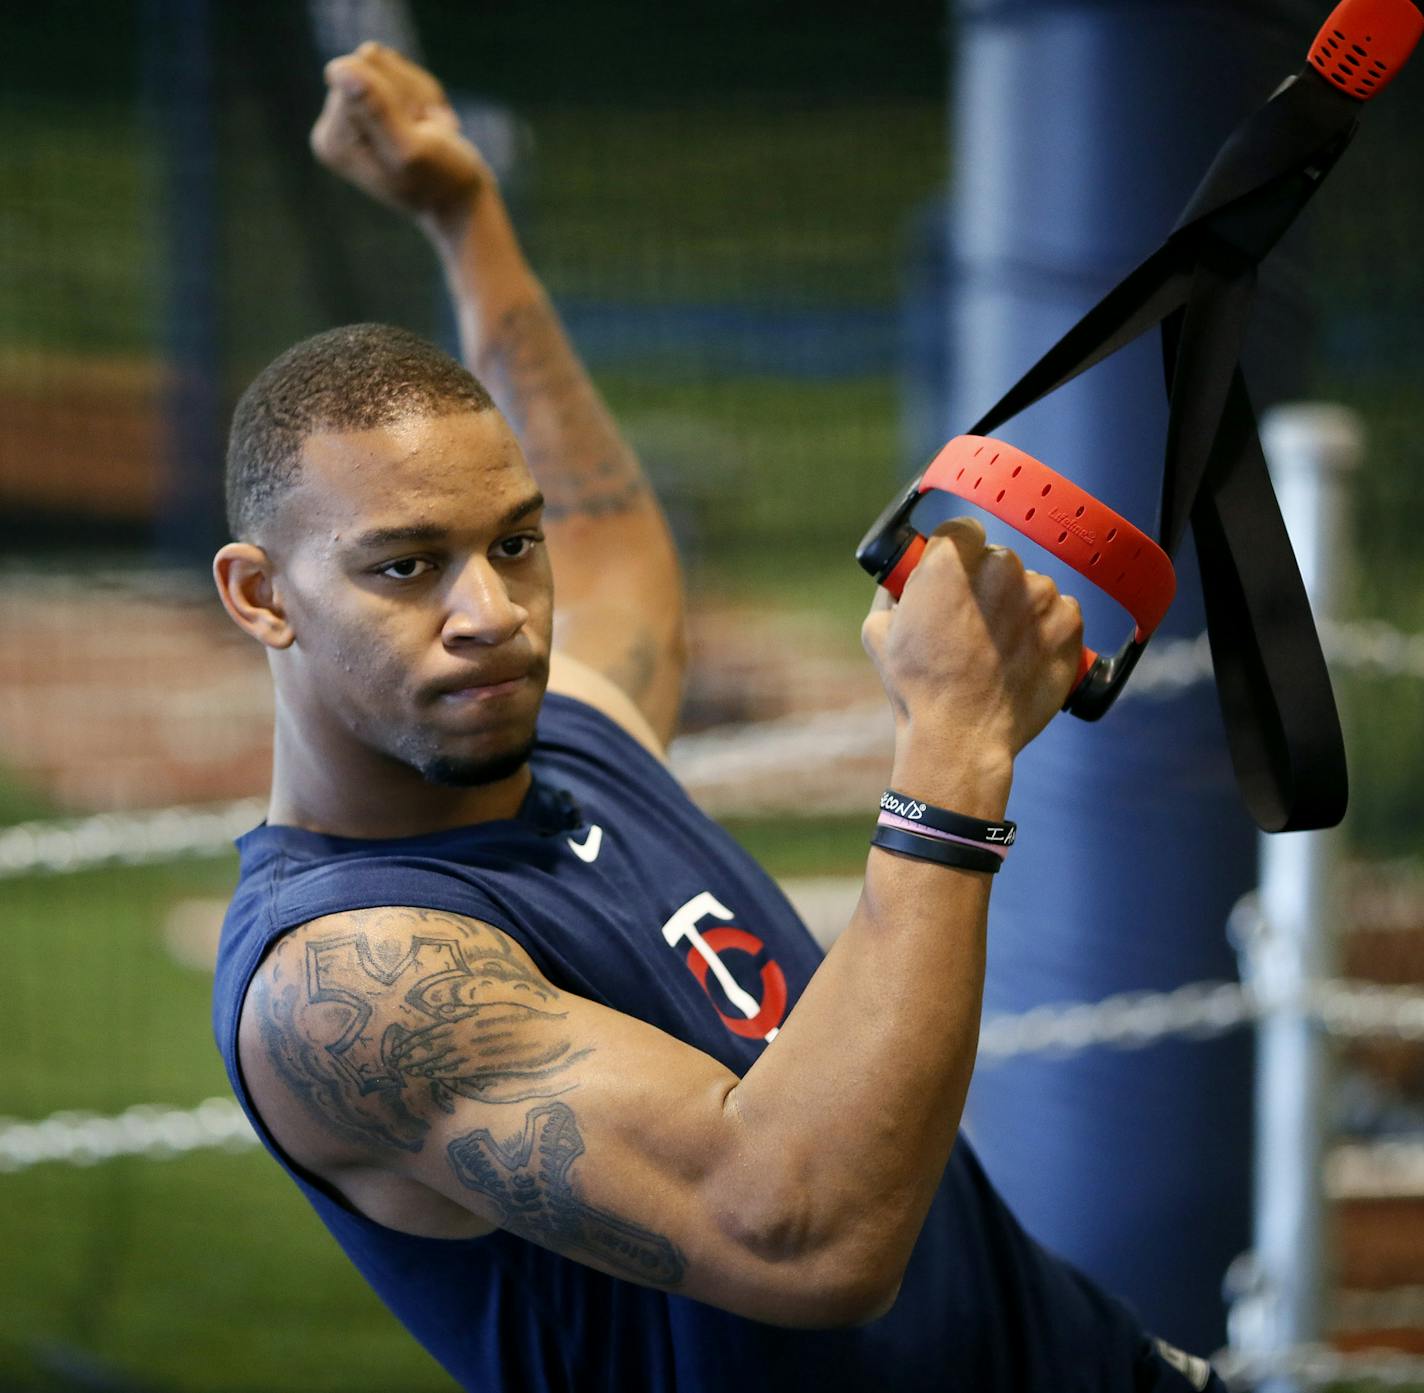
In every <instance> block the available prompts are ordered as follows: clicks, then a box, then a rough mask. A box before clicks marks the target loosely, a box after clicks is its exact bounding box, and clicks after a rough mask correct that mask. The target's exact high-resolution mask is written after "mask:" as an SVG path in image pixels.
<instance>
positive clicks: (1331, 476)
mask: <svg viewBox="0 0 1424 1393" xmlns="http://www.w3.org/2000/svg"><path fill="white" fill-rule="evenodd" d="M1261 443H1262V446H1263V447H1264V449H1265V452H1266V457H1267V460H1268V461H1269V463H1270V467H1271V475H1272V479H1273V481H1274V483H1275V487H1276V492H1277V494H1278V496H1279V498H1280V502H1281V513H1282V515H1283V516H1284V518H1285V522H1286V527H1287V529H1288V531H1289V532H1290V537H1291V544H1292V546H1293V547H1294V548H1295V554H1296V558H1297V560H1298V561H1299V563H1300V569H1301V574H1302V576H1303V577H1304V580H1305V585H1306V591H1307V593H1308V594H1309V596H1310V602H1311V607H1312V609H1313V610H1314V612H1315V619H1316V623H1317V624H1319V625H1322V626H1324V625H1328V624H1329V623H1330V622H1332V621H1334V620H1337V619H1338V618H1339V617H1340V614H1341V611H1342V609H1343V599H1344V595H1345V592H1346V588H1347V586H1346V579H1347V578H1346V575H1345V571H1346V566H1347V560H1348V551H1347V548H1348V546H1349V538H1348V520H1349V501H1350V474H1351V472H1352V471H1353V470H1355V469H1356V468H1358V466H1359V464H1360V462H1361V459H1362V456H1363V453H1364V444H1363V431H1362V428H1361V426H1360V423H1359V420H1358V418H1357V417H1356V416H1355V414H1354V413H1353V412H1351V411H1349V410H1347V409H1345V408H1344V407H1339V406H1328V405H1292V406H1281V407H1277V408H1276V409H1275V410H1273V411H1271V412H1268V413H1267V414H1266V415H1265V416H1264V417H1263V419H1262V426H1261ZM1342 850H1343V840H1342V835H1341V832H1340V829H1339V828H1334V829H1331V830H1330V831H1325V832H1289V833H1283V834H1280V835H1277V836H1263V837H1262V838H1261V883H1260V891H1259V904H1260V915H1259V920H1258V925H1257V930H1256V933H1255V934H1254V935H1253V937H1254V939H1255V941H1254V943H1252V944H1251V945H1250V950H1249V952H1248V964H1247V970H1248V974H1249V980H1250V982H1251V985H1252V986H1253V988H1254V989H1255V990H1256V991H1257V992H1258V993H1259V995H1260V997H1261V999H1262V1002H1263V1004H1264V1005H1265V1008H1266V1010H1265V1015H1264V1016H1263V1017H1262V1019H1261V1022H1260V1025H1259V1027H1258V1028H1257V1034H1256V1153H1255V1184H1254V1212H1255V1219H1254V1240H1253V1241H1254V1244H1255V1262H1254V1269H1255V1271H1254V1281H1253V1287H1254V1291H1253V1293H1252V1297H1251V1300H1252V1304H1253V1305H1254V1307H1255V1309H1254V1311H1253V1312H1252V1319H1251V1320H1250V1321H1249V1323H1248V1326H1247V1329H1246V1330H1245V1331H1243V1335H1244V1336H1245V1338H1247V1339H1248V1340H1249V1341H1250V1343H1251V1344H1253V1345H1256V1346H1257V1348H1256V1349H1255V1350H1254V1351H1253V1352H1255V1353H1258V1354H1260V1355H1263V1356H1266V1357H1268V1358H1269V1357H1270V1356H1271V1355H1276V1354H1280V1353H1283V1352H1284V1351H1285V1350H1287V1349H1289V1348H1291V1347H1292V1346H1293V1345H1299V1344H1305V1343H1308V1342H1313V1341H1316V1340H1318V1339H1319V1338H1320V1336H1321V1324H1322V1321H1321V1308H1322V1302H1323V1294H1324V1283H1325V1260H1326V1252H1325V1248H1326V1241H1325V1231H1324V1222H1323V1219H1324V1215H1323V1210H1324V1194H1323V1187H1322V1163H1323V1159H1324V1150H1325V1130H1326V1111H1325V1110H1326V1103H1327V1082H1328V1078H1327V1076H1328V1072H1329V1064H1330V1060H1329V1053H1328V1042H1327V1041H1326V1039H1325V1036H1324V1032H1323V1030H1322V1028H1321V1027H1320V1025H1319V1024H1318V1023H1317V1022H1315V1021H1313V1020H1312V1019H1311V1016H1310V992H1311V989H1312V984H1313V983H1315V982H1318V981H1320V980H1322V979H1323V978H1325V977H1328V976H1332V975H1333V968H1334V956H1335V944H1336V937H1337V930H1338V925H1339V917H1340V915H1339V888H1340V887H1339V875H1338V868H1339V861H1340V856H1341V852H1342ZM1296 1386H1297V1383H1296V1380H1294V1379H1278V1380H1272V1381H1271V1382H1269V1383H1266V1384H1263V1385H1262V1388H1263V1389H1269V1390H1271V1391H1272V1393H1285V1390H1288V1389H1294V1388H1295V1387H1296Z"/></svg>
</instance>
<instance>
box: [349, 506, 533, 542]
mask: <svg viewBox="0 0 1424 1393" xmlns="http://www.w3.org/2000/svg"><path fill="white" fill-rule="evenodd" d="M543 506H544V495H543V494H542V493H536V494H532V495H531V496H530V497H528V498H526V499H525V500H524V501H523V502H522V503H516V504H515V505H514V506H513V507H512V508H510V509H509V510H508V511H507V512H506V513H505V514H504V515H503V516H502V517H500V518H499V519H497V520H496V522H495V524H494V531H496V532H503V531H504V529H505V528H506V527H513V526H514V524H515V523H517V522H522V521H523V520H524V519H525V518H527V517H528V516H529V515H530V514H531V513H537V512H538V511H539V509H540V508H542V507H543ZM449 536H450V529H449V528H448V527H441V526H439V525H438V524H436V523H429V522H427V523H414V524H412V525H410V526H409V527H375V528H372V529H371V530H370V531H369V532H363V533H361V535H360V536H359V537H356V538H355V539H354V540H353V541H352V545H353V546H355V547H358V548H360V549H361V550H362V551H368V550H373V549H375V548H376V547H388V546H392V545H394V544H396V543H407V542H410V543H421V542H426V543H429V542H443V541H445V540H446V539H447V538H448V537H449Z"/></svg>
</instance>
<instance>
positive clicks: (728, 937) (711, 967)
mask: <svg viewBox="0 0 1424 1393" xmlns="http://www.w3.org/2000/svg"><path fill="white" fill-rule="evenodd" d="M731 917H732V911H731V910H730V909H728V908H727V907H726V906H725V905H723V904H721V903H720V902H719V901H718V900H717V899H716V897H715V896H713V895H711V894H710V893H708V892H707V891H705V890H704V891H703V892H702V893H701V894H700V895H694V896H693V897H692V899H690V900H688V902H687V903H686V904H685V905H683V906H682V908H681V909H678V910H677V911H675V912H674V914H673V916H672V918H670V919H669V920H668V921H667V923H666V924H664V925H663V937H664V938H665V939H666V940H667V942H668V946H669V947H671V948H676V947H678V946H679V944H681V943H682V942H683V941H684V940H686V942H687V943H688V945H689V947H688V949H687V956H686V959H685V961H686V963H687V967H688V970H689V971H690V972H691V973H692V975H693V976H694V977H696V978H697V981H698V984H699V985H700V986H701V988H702V990H703V991H705V992H706V993H707V999H708V1000H709V1001H710V1002H711V1003H712V1009H713V1010H715V1011H716V1012H717V1014H718V1016H720V1017H721V1020H722V1024H723V1025H725V1026H726V1027H727V1029H728V1030H730V1031H731V1032H732V1034H733V1035H740V1036H741V1037H742V1038H743V1039H746V1040H774V1039H776V1032H777V1031H778V1030H779V1029H780V1028H781V1022H782V1019H783V1018H784V1017H785V1015H786V976H785V974H784V973H783V972H782V970H781V968H780V967H779V966H778V965H777V963H776V961H775V960H774V959H772V958H766V959H765V960H764V961H763V962H762V964H761V967H760V969H759V973H760V977H761V1000H760V1001H759V1002H758V1001H757V999H756V997H755V996H753V995H752V994H751V992H749V991H748V990H747V989H746V988H745V987H743V986H742V985H741V984H740V983H738V981H737V979H736V978H735V977H733V976H732V973H731V971H730V970H729V969H728V967H727V964H726V962H725V961H723V955H724V954H727V953H746V954H747V955H748V956H750V957H752V958H753V959H755V958H756V956H757V955H758V954H761V953H765V952H766V944H764V943H763V942H762V941H761V939H759V938H758V937H757V936H756V935H755V934H749V933H747V931H746V930H745V929H739V928H737V927H736V925H735V924H723V925H718V926H717V927H715V928H710V929H699V928H698V927H697V925H698V923H699V922H700V921H701V920H703V919H730V918H731ZM709 973H711V975H712V976H713V977H714V978H715V979H716V981H717V985H718V986H719V987H720V988H721V989H722V994H723V995H724V996H725V997H726V999H727V1001H728V1002H729V1003H730V1004H731V1005H732V1006H733V1007H735V1008H736V1010H738V1011H740V1012H741V1015H740V1016H729V1015H728V1014H727V1013H726V1012H725V1011H723V1010H722V1008H721V1007H720V1006H719V1005H718V1004H717V998H716V997H715V996H714V995H713V994H712V988H711V987H710V985H709V984H708V981H707V976H708V974H709Z"/></svg>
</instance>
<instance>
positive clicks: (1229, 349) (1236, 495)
mask: <svg viewBox="0 0 1424 1393" xmlns="http://www.w3.org/2000/svg"><path fill="white" fill-rule="evenodd" d="M1357 113H1358V107H1357V106H1356V104H1355V103H1353V102H1351V101H1350V100H1349V99H1348V98H1347V97H1344V96H1342V95H1341V94H1339V93H1337V92H1335V91H1334V90H1333V89H1331V88H1328V87H1327V86H1326V85H1325V84H1324V83H1322V82H1320V81H1318V80H1316V79H1315V78H1314V77H1313V76H1311V75H1307V76H1305V77H1302V78H1298V79H1296V80H1295V81H1294V82H1293V83H1291V84H1290V85H1289V86H1287V87H1285V88H1283V89H1282V91H1281V92H1279V93H1278V94H1277V96H1276V97H1275V98H1273V100H1272V101H1271V102H1269V103H1268V104H1267V106H1266V107H1265V108H1263V109H1262V110H1261V111H1259V112H1257V113H1255V114H1254V115H1253V116H1252V117H1250V118H1248V120H1247V121H1246V122H1244V123H1243V125H1242V126H1241V127H1240V128H1239V129H1238V130H1237V132H1236V133H1235V135H1233V137H1232V138H1231V140H1229V141H1228V142H1227V144H1226V145H1225V146H1224V147H1223V149H1222V152H1221V154H1220V155H1219V156H1218V158H1217V160H1216V161H1215V163H1214V164H1213V165H1212V167H1211V169H1210V170H1209V171H1208V174H1207V177H1206V178H1205V179H1204V180H1203V181H1202V185H1201V186H1200V188H1199V189H1198V190H1197V192H1196V193H1195V194H1194V195H1193V197H1192V199H1191V200H1190V201H1189V203H1188V205H1187V209H1186V211H1185V212H1184V214H1183V216H1182V219H1181V220H1180V221H1179V223H1178V226H1177V229H1176V230H1175V231H1174V232H1173V234H1172V236H1171V237H1170V238H1169V239H1168V240H1167V242H1166V243H1165V244H1164V245H1163V246H1162V247H1160V248H1159V249H1158V250H1157V251H1155V252H1154V253H1153V254H1152V255H1151V256H1150V257H1148V258H1147V260H1145V261H1144V262H1142V264H1141V265H1139V266H1138V267H1137V268H1136V269H1135V270H1133V271H1132V272H1130V273H1129V274H1128V276H1127V277H1125V278H1124V280H1123V281H1121V282H1120V283H1119V284H1118V285H1117V286H1116V287H1114V288H1113V289H1112V290H1110V291H1109V292H1108V294H1107V295H1105V296H1104V297H1103V299H1102V300H1101V301H1099V303H1098V304H1097V305H1095V306H1094V307H1093V308H1092V309H1091V310H1089V311H1088V313H1087V314H1085V315H1084V316H1083V318H1082V319H1080V320H1079V321H1078V323H1077V324H1075V325H1074V326H1073V327H1072V328H1071V329H1069V331H1068V332H1067V333H1066V334H1064V335H1063V337H1062V338H1061V339H1059V341H1058V342H1057V343H1056V344H1055V345H1054V346H1053V347H1052V348H1050V349H1049V350H1048V352H1047V353H1045V354H1044V355H1043V357H1042V358H1040V359H1039V361H1038V362H1037V363H1035V364H1034V365H1033V367H1031V368H1030V369H1029V370H1028V372H1026V373H1025V374H1024V375H1023V377H1022V378H1020V379H1019V381H1018V382H1017V383H1016V384H1015V385H1014V386H1013V387H1011V388H1010V389H1009V391H1008V392H1006V393H1005V394H1004V396H1003V397H1002V398H1001V399H1000V400H999V401H998V402H997V403H995V405H994V406H993V407H991V408H990V410H989V411H988V412H987V413H985V415H984V416H983V417H982V418H981V419H980V420H979V422H978V423H977V424H976V425H975V426H974V427H973V428H972V433H973V434H976V435H986V434H991V433H993V431H994V430H995V429H996V428H997V427H998V426H999V425H1001V424H1002V423H1003V422H1004V421H1006V420H1008V419H1010V418H1011V417H1012V416H1015V415H1017V414H1018V413H1019V412H1020V411H1023V410H1024V409H1026V408H1027V407H1029V406H1031V405H1032V404H1033V403H1034V402H1035V401H1038V400H1039V399H1040V398H1042V397H1044V396H1046V395H1047V394H1048V393H1049V392H1051V391H1054V390H1055V389H1056V388H1057V387H1060V386H1062V385H1063V384H1064V383H1066V382H1069V381H1071V380H1072V379H1073V378H1074V377H1076V376H1077V375H1078V374H1079V373H1080V372H1083V371H1086V370H1087V368H1089V367H1091V366H1093V365H1094V364H1095V363H1098V362H1101V361H1102V360H1103V359H1104V358H1106V357H1108V356H1109V355H1110V354H1111V353H1114V352H1116V351H1117V349H1119V348H1121V347H1122V346H1123V345H1125V344H1127V343H1129V342H1131V341H1132V340H1133V339H1135V338H1137V337H1138V336H1139V335H1140V334H1142V333H1143V332H1145V331H1146V330H1147V329H1150V328H1152V327H1153V326H1154V325H1157V324H1160V325H1161V332H1162V354H1163V367H1164V370H1165V374H1166V379H1167V384H1168V395H1169V402H1170V409H1169V416H1168V427H1167V445H1166V450H1165V458H1164V464H1163V491H1162V504H1161V511H1160V516H1159V523H1158V539H1159V541H1160V543H1161V545H1162V547H1163V549H1164V550H1165V551H1166V552H1167V553H1168V555H1175V553H1176V551H1177V549H1178V547H1179V546H1180V543H1181V539H1182V535H1183V533H1184V531H1185V528H1186V525H1187V522H1188V520H1190V521H1191V523H1192V527H1193V533H1194V535H1195V538H1196V544H1197V556H1198V561H1199V564H1200V568H1201V576H1202V590H1203V596H1204V600H1205V605H1206V617H1207V631H1208V635H1209V639H1210V643H1211V652H1212V662H1213V665H1214V667H1215V670H1216V677H1217V694H1218V699H1219V701H1220V703H1221V709H1222V715H1223V718H1224V720H1225V724H1226V730H1227V739H1228V746H1229V748H1230V751H1231V757H1232V763H1233V767H1234V769H1235V771H1236V777H1237V783H1238V785H1239V787H1240V789H1241V792H1242V796H1243V797H1244V799H1245V801H1246V804H1247V807H1248V808H1249V809H1250V811H1251V814H1252V816H1253V817H1254V818H1255V820H1256V822H1257V823H1258V824H1259V825H1260V826H1261V827H1262V828H1263V829H1265V830H1266V831H1271V832H1277V831H1292V830H1302V829H1307V828H1317V827H1328V826H1333V825H1334V824H1335V823H1337V822H1338V821H1339V820H1340V818H1341V817H1343V815H1344V811H1345V804H1346V800H1347V789H1348V780H1347V775H1346V768H1345V755H1344V741H1343V737H1342V735H1341V732H1340V722H1339V716H1338V713H1337V711H1336V708H1335V699H1334V694H1333V692H1332V690H1331V686H1330V678H1329V673H1328V671H1327V668H1326V665H1325V659H1324V656H1323V654H1322V653H1321V650H1320V641H1319V637H1318V635H1317V634H1316V631H1315V625H1314V620H1313V618H1312V616H1311V612H1310V605H1309V601H1308V599H1307V597H1306V594H1305V587H1304V584H1303V582H1302V580H1301V576H1300V570H1299V568H1298V566H1297V565H1296V561H1295V555H1294V553H1293V552H1292V550H1291V546H1290V540H1289V537H1288V535H1287V533H1286V529H1285V524H1284V522H1283V521H1282V519H1281V515H1280V508H1279V505H1278V504H1277V502H1276V497H1275V492H1274V490H1273V489H1272V487H1271V481H1270V475H1269V472H1268V470H1267V468H1266V462H1265V457H1264V455H1263V454H1262V452H1261V445H1260V438H1259V435H1258V432H1257V428H1256V417H1255V413H1254V411H1253V410H1252V407H1251V401H1250V397H1249V395H1248V393H1247V390H1246V384H1245V381H1244V379H1243V378H1242V375H1241V371H1240V368H1239V365H1238V361H1239V357H1240V351H1241V344H1242V340H1243V338H1244V336H1245V332H1246V325H1247V322H1248V318H1249V313H1250V306H1251V300H1252V295H1253V292H1254V290H1255V281H1256V278H1255V267H1256V265H1257V264H1258V263H1259V261H1260V259H1261V258H1262V257H1263V256H1264V255H1265V254H1266V252H1267V251H1269V249H1270V247H1271V246H1273V245H1274V243H1275V241H1276V240H1277V239H1278V238H1279V237H1280V235H1281V233H1282V232H1283V231H1284V230H1285V228H1286V227H1287V226H1288V225H1289V223H1290V222H1291V220H1292V219H1293V218H1294V217H1295V215H1296V213H1297V212H1298V211H1299V209H1300V207H1301V206H1303V204H1304V203H1305V201H1306V200H1307V199H1308V198H1309V197H1310V196H1311V194H1312V193H1313V192H1314V189H1315V188H1316V187H1317V186H1318V184H1319V182H1320V180H1321V179H1322V178H1323V177H1324V174H1325V173H1326V172H1327V171H1328V170H1329V168H1330V167H1331V166H1332V165H1333V164H1334V162H1335V160H1337V159H1338V158H1339V156H1340V154H1341V152H1342V151H1343V150H1344V148H1345V146H1346V145H1347V144H1348V142H1349V139H1350V137H1351V136H1352V135H1353V133H1354V130H1355V126H1356V124H1357Z"/></svg>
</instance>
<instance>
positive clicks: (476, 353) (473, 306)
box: [426, 188, 683, 724]
mask: <svg viewBox="0 0 1424 1393" xmlns="http://www.w3.org/2000/svg"><path fill="white" fill-rule="evenodd" d="M426 230H427V232H428V233H429V234H430V236H431V240H432V242H433V243H434V245H435V247H436V249H437V252H438V253H439V255H440V260H441V264H442V267H443V269H444V272H445V277H446V282H447V284H448V286H449V289H450V294H451V297H452V300H453V302H454V304H455V308H456V313H457V316H458V320H459V330H460V342H461V349H462V352H463V354H464V358H465V361H466V363H467V364H468V365H469V367H470V369H471V370H472V371H473V372H474V373H475V375H476V376H477V377H479V378H480V380H481V381H482V382H483V383H484V385H485V386H486V387H487V388H488V389H489V391H490V394H491V395H492V396H493V397H494V399H495V401H496V403H497V404H498V405H499V407H500V409H501V410H502V411H503V412H504V413H505V415H506V416H507V417H508V418H509V420H510V423H511V424H512V425H513V426H514V429H515V431H516V433H517V434H518V436H519V438H520V442H521V444H522V445H523V447H524V452H525V456H526V458H527V460H528V462H529V467H530V469H531V471H532V472H533V474H534V477H535V479H536V480H537V481H538V484H539V487H540V488H541V489H542V490H543V492H544V495H545V498H546V499H547V505H546V508H545V512H544V524H545V530H546V534H547V536H548V539H549V549H550V557H551V559H552V561H553V565H554V582H555V596H556V601H557V604H558V622H559V628H558V630H557V633H556V638H557V640H558V641H559V642H560V645H561V646H562V647H564V648H565V649H566V650H567V651H570V652H572V653H573V654H574V656H577V657H581V658H583V660H584V661H586V662H591V663H592V664H593V665H594V666H596V667H598V668H599V670H601V671H603V672H605V673H607V674H608V675H609V676H612V677H614V678H615V680H617V681H619V683H620V685H622V686H624V687H625V689H627V690H629V692H630V695H632V696H633V697H634V699H635V700H638V701H640V703H642V702H644V700H645V699H646V698H647V697H648V695H649V693H648V690H647V689H648V688H649V687H650V686H651V685H652V678H651V677H650V676H647V675H645V669H646V668H647V665H648V655H649V654H650V653H654V652H655V653H656V655H657V657H658V660H659V661H662V662H667V661H673V660H675V661H676V662H678V663H680V661H681V644H682V624H683V605H682V578H681V572H680V568H679V565H678V560H677V554H676V550H675V548H674V546H673V542H672V538H671V534H670V533H669V530H668V527H667V523H666V520H665V519H664V517H663V513H662V510H661V508H660V507H659V506H658V503H657V499H656V498H655V497H654V495H653V492H652V490H651V488H650V487H649V485H648V481H647V479H646V477H645V476H644V474H643V471H642V469H641V467H640V466H639V464H638V460H637V457H636V456H635V455H634V453H633V451H632V449H631V448H630V447H629V445H628V443H627V442H626V441H625V440H624V439H623V436H622V434H621V433H620V431H619V430H618V427H617V424H616V423H615V421H614V419H613V417H612V415H611V413H610V412H609V410H608V408H607V406H606V405H605V403H604V402H603V399H602V397H601V396H600V395H599V392H598V389H597V388H596V387H595V386H594V384H593V382H592V380H591V379H590V378H589V375H588V373H587V371H586V370H585V368H584V366H583V363H582V362H581V361H580V359H579V357H578V355H577V353H576V352H575V351H574V349H573V347H572V345H571V344H570V343H569V340H568V337H567V335H566V334H565V332H564V330H563V326H562V325H561V324H560V322H559V318H558V315H557V313H556V312H555V310H554V308H553V306H552V305H551V304H550V302H549V300H548V297H547V296H546V295H545V294H544V291H543V288H542V287H541V286H540V284H539V282H538V280H537V278H536V277H535V276H534V274H533V272H532V271H531V269H530V268H529V265H528V263H527V262H526V261H525V259H524V256H523V253H522V251H521V250H520V248H519V244H518V241H517V239H516V237H515V234H514V230H513V227H512V225H511V223H510V220H509V216H508V213H507V211H506V209H505V207H504V204H503V201H502V200H501V198H500V196H499V193H498V191H497V190H496V189H494V188H489V189H486V190H484V191H483V192H482V193H481V194H480V196H479V198H478V199H477V201H476V203H475V205H474V208H473V211H472V212H471V213H470V214H469V215H468V217H467V218H465V219H464V220H463V221H461V222H460V223H457V224H455V225H453V226H441V225H439V224H436V223H434V222H431V223H428V224H427V229H426ZM619 650H626V651H619ZM640 653H641V654H642V655H643V656H641V657H640V656H639V654H640ZM640 680H641V683H642V686H643V688H644V690H642V691H640V690H637V689H636V688H637V686H638V685H639V682H640ZM664 685H666V683H664ZM674 685H675V684H674ZM656 723H657V722H655V724H656Z"/></svg>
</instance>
